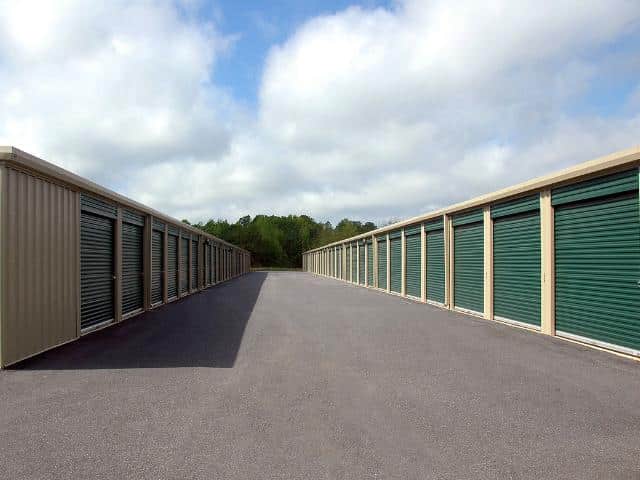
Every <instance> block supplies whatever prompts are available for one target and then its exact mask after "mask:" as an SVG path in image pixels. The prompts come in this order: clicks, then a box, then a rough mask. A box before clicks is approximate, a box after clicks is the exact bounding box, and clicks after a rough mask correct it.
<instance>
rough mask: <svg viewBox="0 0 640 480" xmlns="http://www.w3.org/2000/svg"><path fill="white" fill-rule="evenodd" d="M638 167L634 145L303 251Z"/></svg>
mask: <svg viewBox="0 0 640 480" xmlns="http://www.w3.org/2000/svg"><path fill="white" fill-rule="evenodd" d="M634 165H635V166H638V165H640V145H638V146H634V147H632V148H629V149H626V150H621V151H618V152H614V153H611V154H609V155H605V156H603V157H598V158H595V159H593V160H589V161H587V162H582V163H579V164H577V165H574V166H572V167H568V168H565V169H563V170H559V171H557V172H554V173H551V174H549V175H543V176H541V177H537V178H534V179H533V180H528V181H525V182H522V183H518V184H517V185H513V186H511V187H507V188H503V189H501V190H497V191H495V192H492V193H487V194H485V195H480V196H479V197H475V198H472V199H471V200H466V201H464V202H459V203H456V204H453V205H450V206H448V207H444V208H441V209H439V210H434V211H432V212H429V213H424V214H422V215H418V216H416V217H411V218H408V219H406V220H402V221H400V222H396V223H393V224H391V225H385V226H384V227H380V228H377V229H375V230H371V231H370V232H367V233H361V234H360V235H356V236H353V237H349V238H345V239H344V240H339V241H337V242H332V243H328V244H326V245H323V246H321V247H317V248H314V249H312V250H307V251H306V252H303V253H304V254H306V253H312V252H316V251H319V250H324V249H325V248H329V247H333V246H336V245H342V244H344V243H349V242H354V241H357V240H361V239H363V238H368V237H372V236H376V235H380V234H381V233H386V232H389V231H391V230H396V229H398V228H402V227H406V226H408V225H413V224H414V223H419V222H423V221H425V220H430V219H432V218H434V217H439V216H441V215H447V214H449V215H450V214H453V213H460V212H463V211H465V210H469V209H472V208H477V207H480V206H484V205H487V204H489V203H494V202H496V201H501V200H507V199H509V198H515V197H518V196H521V195H523V194H531V193H534V192H536V191H540V190H543V189H547V188H550V187H556V186H559V185H561V184H563V183H568V182H569V181H575V180H577V179H583V178H586V177H589V176H593V175H595V174H601V173H603V172H608V171H614V170H619V169H620V168H622V167H633V166H634Z"/></svg>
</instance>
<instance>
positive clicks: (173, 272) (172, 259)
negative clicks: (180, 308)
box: [167, 235, 178, 299]
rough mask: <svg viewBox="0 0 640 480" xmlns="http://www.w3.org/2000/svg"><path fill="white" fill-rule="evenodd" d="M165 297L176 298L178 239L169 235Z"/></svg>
mask: <svg viewBox="0 0 640 480" xmlns="http://www.w3.org/2000/svg"><path fill="white" fill-rule="evenodd" d="M167 296H168V297H169V298H170V299H171V298H175V297H177V296H178V237H176V236H175V235H169V238H168V245H167Z"/></svg>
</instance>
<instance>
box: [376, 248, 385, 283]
mask: <svg viewBox="0 0 640 480" xmlns="http://www.w3.org/2000/svg"><path fill="white" fill-rule="evenodd" d="M376 241H377V242H378V288H381V289H383V290H386V289H387V238H386V237H378V238H377V239H376Z"/></svg>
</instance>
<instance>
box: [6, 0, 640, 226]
mask: <svg viewBox="0 0 640 480" xmlns="http://www.w3.org/2000/svg"><path fill="white" fill-rule="evenodd" d="M639 139H640V2H638V1H637V0H580V1H578V0H556V1H554V2H539V1H528V0H482V1H475V0H458V1H456V2H451V1H449V0H395V1H394V0H389V1H375V0H370V1H361V2H357V1H348V0H312V1H306V2H305V1H303V0H273V1H270V2H264V1H256V0H243V1H242V2H238V1H233V0H220V1H205V0H175V1H166V2H165V1H155V2H152V1H146V0H145V1H138V0H126V1H124V0H123V1H120V0H111V1H109V2H86V1H80V0H78V1H73V0H56V1H52V2H47V1H46V0H40V1H37V2H33V1H29V0H19V1H13V0H0V145H13V146H16V147H18V148H20V149H22V150H25V151H27V152H29V153H32V154H34V155H37V156H39V157H41V158H43V159H45V160H47V161H50V162H52V163H55V164H57V165H60V166H61V167H64V168H67V169H69V170H71V171H73V172H75V173H78V174H80V175H82V176H85V177H87V178H90V179H92V180H94V181H96V182H98V183H100V184H102V185H104V186H106V187H108V188H111V189H113V190H116V191H118V192H119V193H122V194H124V195H127V196H129V197H131V198H133V199H135V200H137V201H140V202H142V203H145V204H147V205H149V206H151V207H153V208H156V209H158V210H161V211H163V212H166V213H168V214H170V215H173V216H175V217H177V218H187V219H189V220H191V221H193V222H197V221H207V220H208V219H211V218H213V219H218V218H226V219H228V220H230V221H235V220H237V219H238V218H239V217H241V216H244V215H247V214H248V215H252V216H253V215H256V214H260V213H263V214H277V215H286V214H308V215H311V216H312V217H314V218H315V219H317V220H320V221H326V220H328V221H331V222H334V223H335V222H337V221H339V220H340V219H342V218H345V217H348V218H351V219H356V220H363V221H369V220H370V221H374V222H377V223H386V222H388V221H391V220H399V219H402V218H406V217H410V216H415V215H418V214H420V213H425V212H428V211H430V210H433V209H436V208H440V207H443V206H446V205H449V204H452V203H455V202H458V201H462V200H465V199H469V198H471V197H474V196H477V195H480V194H483V193H487V192H490V191H493V190H496V189H498V188H502V187H505V186H508V185H511V184H514V183H517V182H520V181H525V180H528V179H530V178H533V177H536V176H539V175H543V174H547V173H551V172H553V171H556V170H559V169H561V168H564V167H567V166H570V165H573V164H576V163H579V162H582V161H586V160H590V159H592V158H596V157H598V156H601V155H605V154H608V153H611V152H614V151H617V150H621V149H626V148H630V147H632V146H635V145H638V144H639V143H640V140H639Z"/></svg>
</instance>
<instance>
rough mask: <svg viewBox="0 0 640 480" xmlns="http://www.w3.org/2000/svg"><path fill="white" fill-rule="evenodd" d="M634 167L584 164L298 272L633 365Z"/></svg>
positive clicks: (345, 245) (313, 255)
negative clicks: (555, 339)
mask: <svg viewBox="0 0 640 480" xmlns="http://www.w3.org/2000/svg"><path fill="white" fill-rule="evenodd" d="M639 159H640V152H639V151H638V150H637V149H635V150H630V151H626V152H621V153H618V154H614V155H611V156H608V157H605V158H602V159H598V160H594V161H591V162H587V163H585V164H582V165H578V166H576V167H573V168H571V169H568V170H565V171H563V172H560V173H559V174H556V175H550V176H547V177H543V178H540V179H536V180H533V181H530V182H526V183H524V184H521V185H517V186H515V187H512V188H508V189H505V190H502V191H500V192H496V193H494V194H489V195H485V196H483V197H480V198H478V199H474V200H471V201H468V202H464V203H462V204H459V205H455V206H453V207H450V208H445V209H443V210H440V211H438V212H434V213H431V214H427V215H423V216H421V217H416V218H414V219H411V220H407V221H405V222H400V223H398V224H395V225H390V226H387V227H384V228H381V229H378V230H375V231H373V232H370V233H368V234H366V235H360V236H358V237H354V238H352V239H347V240H344V241H341V242H337V243H335V244H331V245H329V246H326V247H322V248H319V249H316V250H312V251H309V252H306V253H305V254H304V265H303V266H304V269H305V270H306V271H309V272H313V273H318V274H321V275H328V276H331V277H335V278H339V279H342V280H345V281H348V282H352V283H355V284H359V285H363V286H367V287H371V288H376V289H380V290H384V291H387V292H389V293H394V294H397V295H402V296H406V297H410V298H413V299H415V300H419V301H422V302H429V303H433V304H436V305H440V306H443V307H446V308H450V309H456V310H459V311H463V312H466V313H471V314H475V315H480V316H483V317H484V318H487V319H492V320H493V319H495V320H500V321H503V322H507V323H513V324H517V325H519V326H524V327H527V328H531V329H535V330H540V331H542V332H543V333H546V334H549V335H557V336H561V337H566V338H569V339H573V340H577V341H580V342H583V343H587V344H594V345H598V346H601V347H604V348H607V349H611V350H617V351H620V352H623V353H626V354H630V355H634V356H640V203H639V199H638V188H639V187H638V183H639V182H638V178H639V175H640V174H639V170H638V164H639V163H640V162H639ZM338 262H340V265H338ZM336 272H337V273H336Z"/></svg>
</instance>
